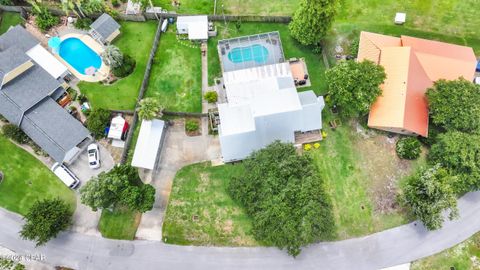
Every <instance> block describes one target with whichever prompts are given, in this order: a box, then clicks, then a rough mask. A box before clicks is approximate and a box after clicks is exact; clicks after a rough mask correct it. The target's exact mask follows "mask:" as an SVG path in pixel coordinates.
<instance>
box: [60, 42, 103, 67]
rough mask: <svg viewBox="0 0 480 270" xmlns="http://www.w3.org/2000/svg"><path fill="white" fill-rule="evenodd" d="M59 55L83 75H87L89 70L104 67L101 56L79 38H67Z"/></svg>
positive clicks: (61, 45) (61, 46)
mask: <svg viewBox="0 0 480 270" xmlns="http://www.w3.org/2000/svg"><path fill="white" fill-rule="evenodd" d="M59 55H60V57H62V58H63V60H65V61H67V63H68V64H70V65H71V66H72V67H73V68H75V69H76V70H77V71H78V72H79V73H80V74H83V75H86V72H85V70H86V69H87V68H90V67H94V68H95V69H99V68H100V66H101V65H102V59H101V58H100V56H99V55H98V54H97V53H96V52H94V51H93V50H92V49H91V48H90V47H88V46H87V45H86V44H85V43H83V41H81V40H80V39H78V38H67V39H65V40H64V41H62V43H61V44H60V50H59Z"/></svg>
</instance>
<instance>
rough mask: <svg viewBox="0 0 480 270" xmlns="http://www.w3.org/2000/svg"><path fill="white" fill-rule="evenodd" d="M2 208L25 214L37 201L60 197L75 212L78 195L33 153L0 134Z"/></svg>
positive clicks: (0, 200)
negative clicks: (2, 175) (3, 176)
mask: <svg viewBox="0 0 480 270" xmlns="http://www.w3.org/2000/svg"><path fill="white" fill-rule="evenodd" d="M0 171H2V172H3V174H4V175H5V179H4V180H3V181H2V182H1V183H0V207H3V208H6V209H8V210H10V211H13V212H16V213H19V214H21V215H25V214H26V213H27V212H28V209H30V207H31V206H32V205H33V203H35V201H37V200H42V199H47V198H56V197H59V198H60V199H62V200H64V201H65V202H66V203H68V204H69V205H71V208H72V209H75V205H76V201H75V195H74V193H73V192H72V191H71V190H70V189H68V188H67V187H66V186H65V185H64V184H63V183H62V182H61V181H60V179H58V178H57V177H56V176H55V175H54V174H53V173H52V172H50V170H49V169H48V168H47V167H45V166H44V165H43V164H42V163H41V162H40V161H38V160H37V159H36V158H35V157H33V156H32V155H31V154H30V153H28V152H26V151H25V150H23V149H21V148H19V147H17V146H16V145H15V144H13V143H11V142H10V141H9V140H7V139H6V138H5V137H3V135H1V134H0Z"/></svg>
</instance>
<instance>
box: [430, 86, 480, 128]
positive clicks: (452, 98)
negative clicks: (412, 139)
mask: <svg viewBox="0 0 480 270" xmlns="http://www.w3.org/2000/svg"><path fill="white" fill-rule="evenodd" d="M427 99H428V105H429V108H430V114H431V118H432V121H433V123H434V124H436V125H439V126H441V127H443V128H445V129H446V130H458V131H462V132H478V131H480V86H479V85H475V84H473V83H472V82H470V81H467V80H465V79H463V78H461V79H458V80H454V81H446V80H439V81H437V82H435V84H434V85H433V87H432V88H429V89H428V90H427Z"/></svg>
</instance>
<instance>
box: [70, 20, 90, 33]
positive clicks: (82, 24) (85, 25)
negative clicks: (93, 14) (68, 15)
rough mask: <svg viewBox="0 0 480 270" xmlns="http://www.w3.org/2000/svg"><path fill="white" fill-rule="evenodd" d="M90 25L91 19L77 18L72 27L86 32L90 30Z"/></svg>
mask: <svg viewBox="0 0 480 270" xmlns="http://www.w3.org/2000/svg"><path fill="white" fill-rule="evenodd" d="M91 24H92V19H90V18H78V19H77V21H76V22H75V24H74V26H75V28H77V29H83V30H88V29H90V25H91Z"/></svg>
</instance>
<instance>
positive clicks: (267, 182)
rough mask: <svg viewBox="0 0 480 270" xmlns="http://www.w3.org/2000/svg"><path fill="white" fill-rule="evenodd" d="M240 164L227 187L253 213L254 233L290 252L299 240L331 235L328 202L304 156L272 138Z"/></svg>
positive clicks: (294, 252)
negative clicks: (239, 172) (240, 171)
mask: <svg viewBox="0 0 480 270" xmlns="http://www.w3.org/2000/svg"><path fill="white" fill-rule="evenodd" d="M243 164H244V166H245V173H244V174H243V175H242V176H241V177H239V178H234V179H232V180H231V181H230V183H229V186H228V191H229V193H230V195H231V196H232V197H233V198H234V199H235V200H236V201H238V202H240V203H241V204H242V205H243V206H244V207H245V209H246V211H247V213H248V214H249V215H250V216H251V217H252V218H253V233H254V236H255V238H257V239H258V240H260V241H262V242H264V243H266V244H267V245H275V246H277V247H279V248H282V249H283V248H286V249H287V251H288V253H289V254H291V255H293V256H296V255H298V254H299V253H300V251H301V247H302V246H303V245H306V244H309V243H313V242H315V241H318V240H322V239H330V238H331V237H332V236H333V235H334V227H335V225H334V218H333V214H332V204H331V201H330V198H329V196H328V194H327V193H326V191H325V189H324V183H323V181H322V179H321V178H320V177H319V173H318V170H317V167H316V166H315V165H314V164H313V161H312V158H311V157H310V156H309V155H307V154H305V155H301V156H299V155H297V153H296V151H295V148H294V147H293V145H292V144H284V143H281V142H278V141H277V142H274V143H272V144H271V145H269V146H267V147H266V148H264V149H262V150H259V151H258V152H255V153H253V154H252V155H251V156H250V157H249V158H248V159H246V160H245V161H244V162H243Z"/></svg>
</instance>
